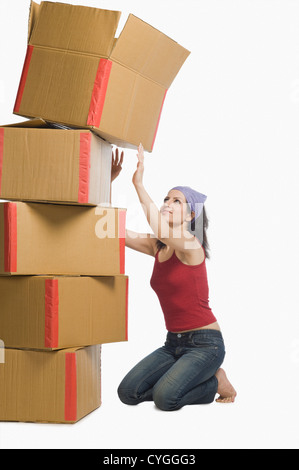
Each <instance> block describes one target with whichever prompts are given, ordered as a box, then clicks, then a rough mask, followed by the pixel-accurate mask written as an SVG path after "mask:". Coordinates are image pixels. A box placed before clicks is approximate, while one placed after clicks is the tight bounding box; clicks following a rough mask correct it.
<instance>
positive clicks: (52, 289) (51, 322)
mask: <svg viewBox="0 0 299 470" xmlns="http://www.w3.org/2000/svg"><path fill="white" fill-rule="evenodd" d="M58 307H59V294H58V279H46V280H45V348H57V347H58V313H59V309H58Z"/></svg>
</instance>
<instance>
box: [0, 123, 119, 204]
mask: <svg viewBox="0 0 299 470" xmlns="http://www.w3.org/2000/svg"><path fill="white" fill-rule="evenodd" d="M34 122H35V123H36V128H34V127H31V126H33V125H34ZM34 122H33V123H32V122H31V121H27V122H25V123H23V124H22V127H18V126H17V125H15V126H11V127H9V126H4V127H0V132H2V136H3V148H2V167H1V171H0V198H2V199H9V200H10V199H11V200H14V199H15V200H27V201H30V200H31V201H53V202H65V203H72V204H75V203H79V204H84V203H87V204H94V205H97V204H100V203H105V204H108V203H109V201H110V182H111V157H112V148H111V145H110V144H109V143H108V142H105V141H104V140H102V139H100V138H99V137H98V136H96V135H94V134H93V133H92V132H90V131H88V130H86V131H84V130H71V129H68V130H62V129H49V128H46V127H45V123H42V122H41V121H34ZM26 124H27V125H28V128H26Z"/></svg>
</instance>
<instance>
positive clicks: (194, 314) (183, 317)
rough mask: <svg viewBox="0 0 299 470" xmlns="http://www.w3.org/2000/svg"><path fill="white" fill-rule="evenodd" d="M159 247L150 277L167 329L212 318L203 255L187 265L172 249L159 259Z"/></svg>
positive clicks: (198, 324) (184, 327) (198, 325)
mask: <svg viewBox="0 0 299 470" xmlns="http://www.w3.org/2000/svg"><path fill="white" fill-rule="evenodd" d="M158 256H159V251H158V252H157V254H156V256H155V265H154V269H153V274H152V277H151V280H150V284H151V287H152V288H153V290H154V291H155V292H156V294H157V296H158V298H159V301H160V305H161V308H162V311H163V313H164V318H165V325H166V329H167V330H168V331H172V332H174V333H175V332H177V331H183V330H192V329H195V328H201V327H203V326H207V325H209V324H211V323H214V322H216V321H217V320H216V318H215V317H214V315H213V312H212V310H211V308H210V307H209V286H208V279H207V270H206V262H205V259H204V261H203V262H202V263H201V264H197V265H195V266H190V265H186V264H184V263H182V262H181V261H180V260H179V259H178V257H177V256H176V254H175V251H174V252H173V255H172V256H171V257H170V258H169V259H168V260H166V261H163V262H160V261H159V259H158Z"/></svg>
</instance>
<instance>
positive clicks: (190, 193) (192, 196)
mask: <svg viewBox="0 0 299 470" xmlns="http://www.w3.org/2000/svg"><path fill="white" fill-rule="evenodd" d="M172 189H176V190H177V191H181V193H183V194H184V196H185V198H186V201H187V203H188V204H189V207H190V210H191V211H193V212H194V214H195V216H194V220H196V219H197V218H198V217H199V216H200V214H201V212H202V209H203V205H204V203H205V200H206V199H207V196H205V194H202V193H199V192H198V191H195V190H194V189H192V188H190V187H189V186H175V187H174V188H172Z"/></svg>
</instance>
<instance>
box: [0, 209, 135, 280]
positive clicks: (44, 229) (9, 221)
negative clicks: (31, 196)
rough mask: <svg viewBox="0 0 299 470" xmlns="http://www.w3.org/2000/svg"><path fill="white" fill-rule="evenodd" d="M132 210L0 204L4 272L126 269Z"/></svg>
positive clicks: (92, 273) (113, 271) (0, 269)
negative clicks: (128, 214) (127, 229)
mask: <svg viewBox="0 0 299 470" xmlns="http://www.w3.org/2000/svg"><path fill="white" fill-rule="evenodd" d="M125 217H126V210H125V209H120V208H112V207H106V208H105V207H100V206H96V207H92V206H73V205H63V204H44V203H25V202H20V201H18V202H2V203H0V275H5V274H6V275H15V274H26V275H32V274H35V275H42V274H45V275H48V274H65V275H68V274H69V275H73V274H76V275H78V274H79V275H90V276H102V275H103V276H114V275H116V274H124V272H125Z"/></svg>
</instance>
